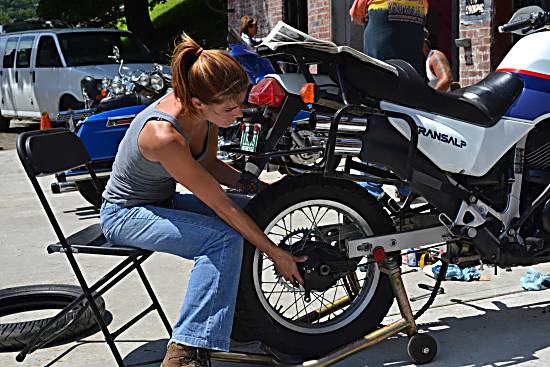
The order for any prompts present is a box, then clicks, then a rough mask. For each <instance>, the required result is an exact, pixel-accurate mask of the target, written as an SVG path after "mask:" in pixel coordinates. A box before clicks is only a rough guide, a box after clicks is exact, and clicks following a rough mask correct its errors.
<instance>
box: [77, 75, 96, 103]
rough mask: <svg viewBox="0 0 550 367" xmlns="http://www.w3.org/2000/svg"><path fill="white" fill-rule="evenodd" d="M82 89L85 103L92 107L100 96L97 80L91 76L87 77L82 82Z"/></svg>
mask: <svg viewBox="0 0 550 367" xmlns="http://www.w3.org/2000/svg"><path fill="white" fill-rule="evenodd" d="M80 89H81V90H82V94H83V97H84V101H85V102H86V104H88V105H90V106H91V105H92V104H93V102H94V101H95V100H96V97H97V95H98V94H99V90H98V89H97V82H96V80H95V79H94V78H92V77H91V76H87V77H85V78H84V79H82V80H81V81H80ZM90 106H86V108H89V107H90Z"/></svg>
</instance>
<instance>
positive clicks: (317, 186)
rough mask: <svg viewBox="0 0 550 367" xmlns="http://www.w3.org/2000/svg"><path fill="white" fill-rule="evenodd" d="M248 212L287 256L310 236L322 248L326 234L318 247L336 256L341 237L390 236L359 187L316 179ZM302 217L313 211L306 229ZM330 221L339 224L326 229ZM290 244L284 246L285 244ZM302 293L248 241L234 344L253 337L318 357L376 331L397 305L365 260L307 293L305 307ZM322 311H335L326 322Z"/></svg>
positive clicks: (297, 180)
mask: <svg viewBox="0 0 550 367" xmlns="http://www.w3.org/2000/svg"><path fill="white" fill-rule="evenodd" d="M246 210H247V211H248V212H249V214H250V215H251V217H252V218H254V220H255V221H256V223H257V224H258V225H259V227H260V228H261V229H262V230H264V232H266V234H268V236H269V237H270V238H271V239H272V240H273V241H274V242H275V243H276V244H278V245H282V246H286V248H285V249H287V250H291V251H294V249H296V248H297V247H296V248H294V247H292V246H295V245H296V244H298V246H302V249H303V248H305V247H306V246H308V245H307V244H306V243H309V242H306V240H308V238H309V237H315V238H316V239H315V241H317V243H319V241H320V239H323V238H328V236H330V237H331V238H330V240H326V241H324V242H325V244H324V245H323V246H326V248H327V251H329V253H334V252H330V251H335V249H336V248H338V246H342V245H343V243H344V240H345V239H353V238H361V237H363V236H365V235H369V234H383V233H388V232H391V231H392V230H393V225H392V222H391V219H390V218H389V216H388V215H387V213H386V212H385V211H384V210H383V209H382V207H381V206H380V205H379V203H378V202H377V201H376V200H375V199H374V198H373V197H372V196H371V195H369V194H368V193H367V191H366V190H364V189H363V188H362V187H360V186H359V185H357V184H356V183H354V182H351V181H345V180H337V179H331V178H325V177H322V176H320V175H313V174H307V175H301V176H295V177H291V178H285V179H283V180H281V181H280V182H278V183H275V184H273V185H272V186H271V187H270V188H269V189H267V190H265V191H264V192H262V193H260V194H258V195H257V196H256V197H255V198H254V199H253V200H251V202H250V203H249V205H248V207H247V208H246ZM300 213H307V215H305V217H308V215H309V213H311V214H310V215H309V217H311V218H313V220H312V221H311V222H310V223H309V225H308V224H307V220H305V219H304V217H303V216H302V217H300V215H301V214H300ZM329 217H331V218H332V219H334V218H338V222H337V223H336V224H334V223H333V224H328V223H324V222H323V221H325V218H327V220H328V218H329ZM285 218H287V219H285ZM288 218H290V220H289V219H288ZM340 218H341V220H340ZM334 220H335V219H334ZM292 221H294V222H295V223H292ZM300 221H301V222H302V224H300ZM281 223H282V224H281ZM290 227H292V229H290ZM281 228H282V229H281ZM327 228H332V229H329V230H327ZM285 229H286V230H287V231H286V233H285ZM277 231H283V232H282V233H279V234H276V233H275V232H277ZM314 232H315V233H318V234H315V235H312V233H314ZM281 238H283V239H282V240H281ZM292 238H294V240H292V241H294V243H293V244H292V246H290V247H289V246H288V243H287V242H286V241H288V242H290V241H291V239H292ZM336 238H337V240H335V239H336ZM311 243H313V242H311ZM300 244H302V245H300ZM295 253H296V252H295ZM363 273H364V274H366V275H362V274H363ZM363 277H364V278H363ZM361 278H362V279H361ZM355 280H356V282H355ZM277 293H278V294H277ZM267 294H268V295H267ZM350 294H351V297H350ZM304 295H305V293H304V289H303V288H300V289H296V288H294V287H292V286H291V285H290V284H289V283H287V282H286V281H285V280H284V279H283V278H282V277H280V276H278V274H277V272H276V270H275V267H274V266H273V263H270V260H269V259H268V258H267V257H265V255H264V254H262V253H261V252H259V251H257V250H256V248H255V247H253V246H252V245H251V244H250V243H245V249H244V255H243V263H242V270H241V279H240V284H239V296H238V300H237V309H236V315H235V324H234V328H233V338H234V339H236V340H241V341H245V340H253V339H258V340H260V341H262V342H263V343H264V344H266V345H267V346H269V347H270V348H271V349H273V350H276V351H278V352H281V353H284V354H288V355H293V356H297V357H301V358H313V357H318V356H320V355H322V354H325V353H328V352H330V351H332V350H334V349H335V348H338V347H340V346H342V345H344V344H347V343H349V342H351V341H353V340H355V339H357V338H359V337H361V336H363V335H365V334H367V333H368V332H370V331H372V330H374V329H376V328H377V327H378V326H379V325H380V323H381V321H382V319H383V318H384V317H385V316H386V314H387V313H388V311H389V309H390V307H391V305H392V303H393V299H394V295H393V291H392V289H391V285H390V282H389V278H388V277H387V275H385V274H382V273H381V272H380V271H379V269H378V267H377V266H376V264H373V263H372V262H370V261H367V259H362V260H361V261H360V263H359V266H358V268H357V269H356V270H355V271H351V272H348V273H346V274H345V275H343V276H341V277H340V278H339V279H338V280H337V281H336V282H335V283H334V284H333V285H331V286H330V289H328V290H326V291H325V292H323V291H312V293H311V296H312V297H311V299H310V301H309V302H308V301H307V299H305V298H306V297H304ZM271 297H272V298H271ZM293 297H294V300H295V302H294V304H293ZM346 297H347V298H346ZM350 299H351V301H350ZM279 301H281V304H280V305H279ZM285 302H287V303H290V306H289V305H288V304H287V303H285ZM342 305H343V306H342ZM327 308H331V309H332V310H333V311H332V312H328V313H325V314H324V316H321V315H319V314H316V313H315V312H318V311H320V310H322V309H325V311H326V309H327ZM312 315H319V316H312Z"/></svg>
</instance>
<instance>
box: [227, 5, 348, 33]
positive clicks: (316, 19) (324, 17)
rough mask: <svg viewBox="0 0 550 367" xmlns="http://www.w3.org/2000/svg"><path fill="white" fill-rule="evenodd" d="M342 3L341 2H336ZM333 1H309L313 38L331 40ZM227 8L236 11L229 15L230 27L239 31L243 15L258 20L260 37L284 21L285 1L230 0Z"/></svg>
mask: <svg viewBox="0 0 550 367" xmlns="http://www.w3.org/2000/svg"><path fill="white" fill-rule="evenodd" d="M336 1H340V0H336ZM330 2H331V0H308V2H307V9H308V30H309V32H308V33H309V34H311V35H312V36H313V37H318V38H321V39H326V40H330V39H331V35H332V33H331V14H330ZM227 7H228V9H230V10H234V11H233V12H230V13H229V17H228V22H229V26H230V27H234V28H235V29H239V21H240V19H241V17H242V16H243V15H251V16H253V17H256V18H257V19H258V36H260V37H262V36H266V35H267V34H268V33H269V31H270V30H271V29H272V28H273V27H274V26H275V24H277V22H278V21H279V20H282V19H283V0H263V1H262V0H228V1H227Z"/></svg>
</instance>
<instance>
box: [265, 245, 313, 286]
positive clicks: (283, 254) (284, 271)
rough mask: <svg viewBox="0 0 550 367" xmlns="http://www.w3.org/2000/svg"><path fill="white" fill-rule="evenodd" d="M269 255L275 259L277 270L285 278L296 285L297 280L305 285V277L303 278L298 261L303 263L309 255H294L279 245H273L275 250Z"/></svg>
mask: <svg viewBox="0 0 550 367" xmlns="http://www.w3.org/2000/svg"><path fill="white" fill-rule="evenodd" d="M267 256H269V258H271V260H273V262H274V263H275V268H276V269H277V272H278V273H279V274H281V275H282V276H283V278H285V279H286V280H287V281H289V282H290V283H292V285H294V286H296V285H297V284H296V282H298V283H300V284H301V285H304V279H302V276H301V275H300V272H299V271H298V267H297V266H296V263H303V262H304V261H306V260H307V256H293V255H292V254H291V253H290V252H288V251H285V250H282V249H280V248H279V247H273V250H272V251H270V253H268V254H267Z"/></svg>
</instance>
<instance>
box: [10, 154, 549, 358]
mask: <svg viewBox="0 0 550 367" xmlns="http://www.w3.org/2000/svg"><path fill="white" fill-rule="evenodd" d="M0 167H1V169H2V174H0V269H1V270H0V271H1V272H0V274H1V277H0V288H6V287H13V286H20V285H30V284H46V283H61V284H76V279H75V278H74V276H73V274H72V270H71V269H70V267H69V265H68V263H67V260H66V257H65V256H64V255H61V254H53V255H48V254H47V253H46V251H45V245H46V244H48V243H52V242H56V238H55V235H54V233H53V231H52V229H51V227H50V224H49V222H48V220H47V218H46V215H45V214H44V212H43V210H42V208H41V206H40V203H39V201H38V199H37V198H36V196H35V194H34V192H33V190H32V187H31V185H30V183H29V181H28V179H27V177H26V176H25V174H24V172H23V170H22V168H21V166H20V163H19V160H18V158H17V155H16V153H15V151H14V150H8V151H0ZM50 182H51V178H43V179H41V184H42V185H43V187H44V188H45V189H46V193H47V194H48V197H49V198H52V199H54V203H55V204H56V206H55V211H56V215H58V217H59V219H60V221H61V224H62V227H63V229H64V230H65V231H66V232H67V233H70V232H74V231H76V230H78V229H80V228H82V227H84V226H86V225H89V224H92V223H94V222H95V221H97V220H98V215H97V213H96V212H95V211H94V210H93V208H91V207H90V206H89V205H88V204H87V203H86V202H85V201H84V200H83V199H82V198H81V197H80V195H79V194H78V193H77V192H73V193H67V194H64V195H62V196H52V195H51V194H50V190H49V184H50ZM77 260H78V261H79V262H80V263H81V264H82V266H83V267H84V268H85V272H84V273H85V276H86V277H87V279H89V280H90V281H93V280H94V279H97V278H98V277H99V276H100V275H102V274H103V273H104V272H105V271H106V270H107V269H108V267H109V266H112V265H113V264H115V261H113V259H104V258H102V257H98V256H86V255H82V256H78V257H77ZM192 265H193V264H192V262H190V261H186V260H182V259H179V258H176V257H174V256H170V255H164V254H154V255H153V256H152V258H151V259H150V260H148V261H147V262H146V263H145V266H144V268H145V271H146V272H147V274H148V275H149V278H150V280H151V283H152V285H153V287H154V289H155V291H156V294H157V295H158V297H159V299H160V302H161V303H162V305H163V306H164V308H165V311H166V312H167V314H168V317H169V319H170V320H171V321H174V320H175V317H176V316H177V314H178V310H179V306H180V304H181V300H182V299H183V295H184V293H185V289H186V282H187V279H188V277H189V273H190V271H191V268H192ZM535 268H537V269H538V270H540V271H542V272H544V273H548V272H550V265H548V264H544V265H538V266H536V267H535ZM526 270H527V269H526V268H516V269H514V271H513V272H505V271H503V270H499V273H498V275H497V276H494V275H492V269H485V270H484V273H485V274H487V275H490V276H491V280H490V281H483V282H475V283H461V282H445V283H444V284H443V287H444V288H445V294H444V295H441V296H439V297H438V299H437V300H436V303H435V305H434V307H433V308H432V309H430V311H428V312H427V313H426V314H425V315H424V316H423V317H422V318H421V319H420V320H419V322H420V324H422V325H423V326H422V329H423V330H426V331H429V332H430V333H431V334H432V335H433V336H434V337H435V338H436V339H437V341H438V343H439V354H438V356H437V357H436V359H435V360H434V362H432V363H431V364H430V366H510V365H517V366H550V332H549V330H550V313H548V312H546V313H543V309H544V306H547V305H549V304H550V291H541V292H525V291H523V290H522V289H521V287H520V285H519V278H520V277H521V275H523V274H524V273H525V271H526ZM136 278H137V277H136V276H131V277H130V279H128V280H127V281H125V282H123V283H120V284H119V285H117V286H116V287H115V288H114V289H113V290H112V291H110V292H109V293H107V294H106V295H105V299H106V303H107V309H108V311H109V312H110V313H111V315H112V321H111V323H110V326H109V327H110V329H111V330H115V329H116V328H117V326H119V325H121V324H122V323H123V322H124V321H125V320H127V319H128V318H130V317H132V316H134V315H135V314H137V313H138V312H139V311H140V310H141V308H142V307H146V306H147V305H148V300H147V297H146V296H145V293H144V290H142V287H141V285H140V283H139V282H138V281H137V279H136ZM404 279H405V283H406V286H407V289H408V291H409V292H410V295H411V296H415V295H421V294H424V293H426V291H424V290H421V289H419V288H418V287H416V285H415V284H416V283H417V282H418V281H422V282H424V283H428V284H432V283H433V280H432V279H430V278H429V277H428V276H426V275H425V274H423V273H422V272H415V273H409V274H407V275H405V276H404ZM423 302H424V300H421V301H418V302H414V303H413V308H415V309H418V308H420V306H421V305H422V304H423ZM396 315H397V309H396V308H395V306H394V308H393V309H392V311H391V312H390V316H389V317H388V318H387V320H385V322H390V321H392V320H395V319H397V318H398V316H396ZM1 321H2V319H0V322H1ZM120 340H121V341H120V342H119V343H118V346H119V348H120V351H121V353H122V355H123V357H124V359H125V361H126V362H127V363H128V364H129V365H132V366H148V367H157V366H159V364H160V359H161V358H162V355H163V353H164V350H163V349H164V347H165V344H166V341H167V335H166V333H165V331H163V328H162V325H161V323H160V320H159V319H158V317H157V316H156V315H155V314H153V313H152V314H150V315H149V316H147V317H146V318H145V319H144V320H142V321H140V323H139V324H138V325H136V326H134V327H133V328H131V329H129V330H128V331H127V332H126V333H124V334H123V335H122V336H121V339H120ZM406 344H407V338H406V337H405V336H404V335H398V336H396V337H393V338H390V339H389V340H387V341H384V342H382V343H381V344H378V345H376V346H374V347H372V348H371V349H369V350H366V351H363V352H361V353H359V354H357V355H355V356H353V357H351V358H349V359H347V360H345V361H343V362H341V363H339V364H338V365H337V366H341V367H343V366H350V367H355V366H357V367H359V366H400V367H401V366H410V365H411V363H410V360H409V358H408V356H407V352H406ZM15 355H16V353H0V366H2V367H4V366H6V367H8V366H22V367H24V366H32V367H38V366H56V367H81V366H82V367H84V366H94V367H95V366H114V365H115V364H114V360H113V358H112V356H111V353H110V351H109V349H108V347H107V345H106V344H105V343H104V342H103V341H102V337H101V334H99V333H96V334H94V335H92V336H89V337H87V338H85V339H83V340H81V341H79V342H73V343H69V344H64V345H60V346H55V347H50V348H46V349H42V350H38V351H36V352H35V353H33V354H31V355H29V356H28V357H27V359H26V360H25V361H24V362H23V363H21V364H19V363H17V362H15ZM213 365H214V366H216V367H220V366H225V367H229V366H237V365H234V364H229V363H213ZM248 366H250V367H251V365H248Z"/></svg>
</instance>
